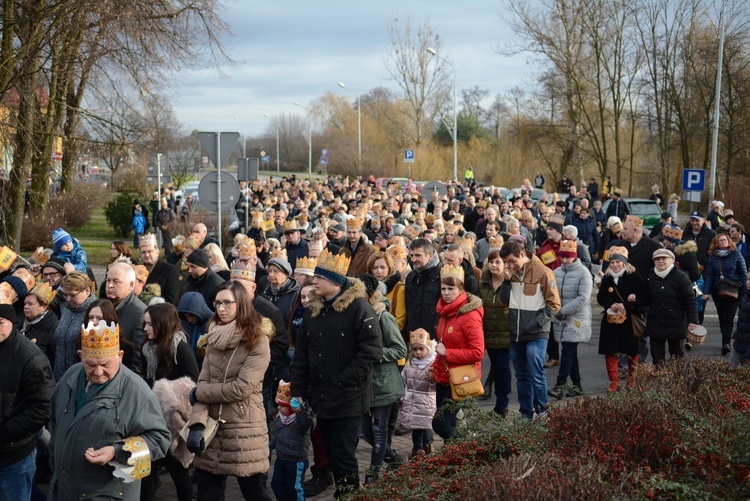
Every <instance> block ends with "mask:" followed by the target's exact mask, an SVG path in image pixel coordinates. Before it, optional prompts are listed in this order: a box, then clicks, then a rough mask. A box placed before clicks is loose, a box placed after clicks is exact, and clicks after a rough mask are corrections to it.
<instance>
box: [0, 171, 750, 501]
mask: <svg viewBox="0 0 750 501" xmlns="http://www.w3.org/2000/svg"><path fill="white" fill-rule="evenodd" d="M469 181H470V182H469ZM467 182H468V187H464V186H462V185H460V184H448V185H447V187H446V193H445V194H441V193H440V192H437V191H435V192H432V193H426V192H422V193H420V192H419V190H418V187H417V186H416V185H415V184H413V183H411V182H409V183H408V184H406V186H404V187H401V186H400V185H398V184H396V183H391V184H387V185H386V186H380V187H379V186H377V184H376V182H375V180H374V179H363V180H352V181H350V180H349V179H342V178H333V177H331V178H329V179H327V180H326V181H324V182H323V181H322V182H310V181H303V180H298V179H295V178H294V177H292V178H288V179H286V178H285V179H283V180H281V181H274V180H272V179H268V180H263V181H256V182H253V183H251V184H250V185H243V186H242V188H243V189H244V190H249V192H248V196H247V199H248V200H249V201H250V203H249V205H248V206H247V207H245V209H246V210H249V211H251V214H252V217H251V218H250V219H251V221H252V224H251V227H250V228H248V229H247V232H246V233H241V234H239V235H237V236H236V237H235V238H234V240H233V242H232V244H233V245H232V246H231V248H230V249H227V251H226V253H225V252H223V251H222V249H221V248H219V246H218V245H217V244H218V242H217V241H216V240H215V239H213V238H211V237H210V236H209V235H208V229H207V228H206V226H205V225H204V224H202V223H197V224H195V225H193V227H192V233H191V234H190V235H187V236H183V235H175V236H173V235H172V234H171V233H170V231H171V230H172V229H173V228H174V225H173V224H172V222H171V221H172V218H174V217H176V216H175V213H174V209H173V208H171V207H170V206H169V201H168V198H166V197H165V198H163V199H161V200H159V193H158V192H157V193H155V197H154V198H155V200H154V202H155V204H154V205H153V206H152V207H151V209H152V212H151V213H152V216H153V219H151V220H150V221H149V216H148V210H147V208H145V207H141V205H140V202H139V201H137V200H136V203H135V204H134V208H133V216H134V229H136V225H135V219H138V221H139V224H138V225H137V230H138V231H136V232H135V240H134V244H135V246H136V248H137V252H136V251H135V249H133V250H131V249H130V248H129V247H128V245H127V243H126V242H124V241H114V242H112V245H111V248H110V251H111V262H110V264H109V266H108V267H107V271H106V277H105V279H104V280H103V282H102V283H101V284H100V285H99V286H98V287H97V284H96V281H95V280H93V274H92V273H91V270H90V267H89V266H88V263H87V256H86V253H85V251H84V250H83V249H82V248H81V246H80V244H79V243H78V242H77V241H76V240H75V239H74V238H73V237H72V236H71V235H70V234H68V233H67V232H66V231H65V230H64V229H62V228H59V229H57V230H55V231H53V232H52V235H51V240H52V243H53V247H54V249H53V250H52V252H44V251H43V250H42V249H40V250H39V251H37V252H36V253H35V254H34V256H33V257H32V259H31V263H32V264H31V265H30V266H26V265H25V264H22V263H21V262H20V261H21V260H20V259H19V260H16V262H15V263H12V261H13V260H12V259H10V260H1V262H2V263H3V269H4V270H6V271H4V272H3V277H2V281H1V282H0V392H2V398H1V399H0V402H1V404H0V451H2V452H4V454H2V456H0V457H1V458H2V459H0V499H6V498H7V499H30V498H31V499H44V493H43V492H42V490H41V489H40V488H39V485H42V484H44V483H46V482H49V488H48V489H47V493H48V495H49V498H50V499H77V498H82V497H87V498H88V497H94V498H96V497H98V496H104V497H106V496H112V497H116V498H122V499H154V498H155V491H156V487H157V484H158V478H157V475H156V472H157V470H158V469H160V468H162V469H166V470H168V471H169V472H170V475H171V478H172V480H173V482H174V484H175V489H176V492H177V496H178V499H180V500H185V501H186V500H189V499H192V497H193V483H194V482H195V483H197V496H198V499H205V500H209V499H210V500H213V499H221V498H222V497H223V493H224V490H225V488H226V477H228V476H233V477H236V478H237V480H238V483H239V486H240V489H241V491H242V494H243V496H244V497H245V499H269V498H270V495H269V493H268V490H267V486H269V485H270V488H271V490H272V491H273V493H274V495H275V496H276V498H277V499H303V498H304V497H305V496H306V495H307V496H315V495H317V494H319V493H321V492H322V491H323V490H325V489H326V488H327V487H328V486H330V485H332V484H335V488H336V493H335V495H336V496H339V495H340V494H342V493H345V492H347V491H349V490H353V489H357V488H359V486H360V483H361V482H364V483H365V484H369V483H372V482H376V481H377V480H378V478H379V477H380V476H382V474H383V471H384V469H385V468H387V467H388V466H390V465H398V464H400V463H401V462H403V461H404V460H405V459H406V458H405V454H403V453H399V452H398V451H397V450H396V449H395V447H394V445H393V436H394V434H396V433H399V434H405V433H410V434H411V437H412V450H411V455H418V454H425V453H426V454H430V453H432V451H433V448H432V444H433V440H434V434H437V435H439V436H440V437H441V438H443V439H449V438H450V437H452V436H453V435H454V434H455V433H456V430H457V427H458V426H459V420H460V419H461V416H460V414H458V413H457V412H456V409H455V407H454V406H451V405H447V404H448V403H449V402H450V401H452V400H454V399H455V398H456V396H455V395H456V388H455V384H456V382H455V381H453V379H452V378H451V375H452V374H454V373H456V372H457V371H459V370H461V371H469V373H474V374H476V375H477V376H478V377H479V378H481V381H482V386H483V387H484V392H483V394H482V392H481V391H480V392H479V394H478V395H476V396H477V397H478V398H483V399H491V398H493V397H494V399H495V402H494V406H493V408H492V411H491V412H492V413H493V415H494V416H495V417H496V419H498V420H500V419H505V418H507V417H508V407H509V394H510V392H511V387H512V383H513V376H512V374H513V373H514V374H515V382H516V390H517V397H518V402H519V404H520V418H523V419H529V420H534V419H538V418H544V416H545V415H546V412H547V409H548V397H552V398H555V399H562V398H564V397H578V396H580V395H583V394H584V393H585V390H584V386H583V382H582V381H581V371H580V367H579V363H578V355H577V353H578V345H579V344H581V343H586V342H588V341H590V339H591V337H592V333H593V332H594V330H595V329H597V328H598V329H599V353H600V354H601V355H604V360H603V363H602V370H603V371H606V373H607V375H608V377H609V381H610V384H609V391H610V392H615V391H618V390H619V389H620V380H621V378H625V379H627V383H626V385H625V387H626V388H631V387H633V385H635V384H636V379H635V376H636V373H637V369H638V366H639V364H642V363H644V362H645V361H646V357H647V356H648V353H649V351H650V354H651V357H652V361H653V363H654V365H655V366H657V367H658V366H661V365H663V364H664V363H665V362H666V350H667V349H669V353H670V355H671V356H672V357H681V356H684V350H685V346H686V336H687V335H688V333H690V332H693V331H696V329H697V326H699V325H700V324H701V323H702V320H703V313H702V312H703V311H705V302H706V301H707V300H709V299H711V300H713V302H714V303H715V305H716V309H717V311H718V314H719V318H720V326H721V336H722V352H723V354H725V355H727V354H729V353H730V351H732V348H731V345H732V344H733V345H734V353H733V354H732V359H733V360H734V361H736V362H737V363H744V362H746V361H747V360H750V304H748V303H750V301H748V299H747V280H748V277H747V267H746V264H745V263H746V259H747V247H746V244H745V236H744V227H743V226H742V225H741V224H740V223H739V222H736V221H734V220H733V218H734V214H733V213H732V211H731V210H728V209H725V208H724V207H723V204H721V202H718V201H717V202H714V205H713V206H712V211H711V213H710V214H709V215H708V216H707V217H706V216H704V215H703V214H702V213H701V212H698V211H696V212H693V213H692V214H691V215H690V223H689V224H688V225H687V226H686V227H685V228H680V227H679V226H677V225H676V224H675V221H674V220H673V214H672V213H670V212H668V211H665V212H664V214H662V220H661V222H660V224H659V225H657V226H656V227H654V228H643V222H642V220H641V219H639V218H637V217H635V216H633V215H631V214H630V213H629V208H628V206H627V203H625V201H624V199H623V198H622V195H623V194H622V191H621V190H619V189H618V188H615V187H612V185H611V181H609V180H608V179H605V181H604V182H603V186H602V190H601V191H602V193H603V194H602V196H603V197H609V196H611V198H612V201H611V202H610V205H609V208H608V210H607V212H606V213H603V212H602V209H601V200H600V199H599V198H597V197H596V196H594V197H593V198H592V196H591V193H592V191H593V192H594V194H595V195H598V192H599V187H598V185H597V183H596V182H595V181H593V180H590V181H589V182H588V183H583V184H582V185H581V187H580V189H577V188H576V186H575V184H574V183H573V182H572V181H570V180H569V179H567V178H564V179H563V180H562V181H561V184H560V186H562V185H563V184H564V185H565V188H567V191H568V192H569V193H570V196H568V197H567V198H566V199H564V200H562V199H560V198H561V197H559V196H554V197H549V196H545V197H543V198H542V199H541V200H533V199H532V198H531V191H532V188H533V187H532V185H531V183H530V182H529V181H525V182H524V185H523V187H522V188H521V189H520V190H517V191H513V192H511V193H509V194H507V195H506V196H503V194H502V193H501V192H500V190H499V189H498V188H493V187H482V186H478V185H477V183H476V182H475V180H474V179H473V173H472V175H471V176H469V175H467ZM592 183H593V186H592ZM535 185H536V187H541V186H543V185H544V178H543V176H541V174H540V175H538V176H537V177H536V178H535ZM652 191H653V190H652ZM656 193H658V189H657V190H656ZM243 199H244V196H243ZM659 203H666V201H665V200H664V199H663V197H661V199H660V201H659ZM154 209H155V211H156V214H154ZM160 214H161V215H160ZM141 219H145V220H146V221H147V222H149V223H150V224H148V225H147V224H145V223H144V222H143V221H142V220H141ZM147 226H151V227H152V228H153V229H155V230H156V229H158V230H160V231H161V244H160V243H159V239H157V237H156V235H155V234H154V233H150V232H148V231H147V229H146V227H147ZM649 231H650V234H649ZM649 235H651V236H649ZM8 252H10V251H8ZM8 261H10V262H8ZM594 264H600V265H601V266H600V270H599V271H598V272H595V268H594V267H593V265H594ZM6 265H7V266H6ZM14 265H15V266H14ZM594 297H595V299H596V302H597V303H598V304H599V305H600V306H601V307H602V309H603V311H604V314H603V315H602V320H601V323H600V324H599V325H598V326H597V325H595V324H597V323H598V321H594V320H593V319H592V317H593V313H592V298H594ZM738 309H740V315H739V319H740V320H739V322H738V325H737V330H736V331H735V329H734V317H735V316H736V315H737V311H738ZM597 313H598V312H597ZM644 323H645V327H644V326H643V324H644ZM733 336H734V341H733V340H732V337H733ZM687 346H688V348H689V347H690V345H689V344H687ZM485 350H486V353H487V355H488V356H489V360H490V366H489V367H485V368H484V369H485V370H484V371H483V367H482V360H483V358H484V356H485ZM511 365H512V368H513V373H512V372H511ZM620 365H622V368H621V367H620ZM552 367H559V368H558V374H557V379H556V383H555V385H554V386H553V387H551V388H548V386H547V376H546V374H545V369H549V368H552ZM360 439H361V440H360ZM362 442H365V443H367V444H369V446H370V447H371V457H370V465H369V467H368V468H367V470H366V474H365V476H364V478H360V473H359V472H360V468H359V465H358V461H357V456H356V451H357V448H358V447H359V446H360V444H361V443H362ZM310 450H312V457H313V465H312V466H310V465H309V464H308V457H309V454H310ZM269 451H271V454H269ZM402 452H403V451H402ZM274 457H275V460H274V463H273V464H274V467H273V475H272V478H270V479H268V478H267V476H268V471H269V469H270V464H271V463H270V461H271V459H273V458H274ZM191 465H192V467H193V468H194V474H193V475H192V476H191V474H190V466H191ZM128 466H130V467H132V471H131V470H129V469H128ZM308 467H309V469H310V470H311V472H312V477H311V478H309V479H307V480H306V479H305V475H306V471H307V469H308ZM113 470H114V474H113ZM32 479H33V481H32ZM269 480H270V482H269ZM9 493H10V494H9ZM8 496H10V497H8Z"/></svg>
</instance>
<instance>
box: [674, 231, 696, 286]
mask: <svg viewBox="0 0 750 501" xmlns="http://www.w3.org/2000/svg"><path fill="white" fill-rule="evenodd" d="M672 252H673V253H674V257H675V261H674V264H675V266H677V267H678V268H679V269H681V270H682V271H684V272H685V273H687V274H688V278H689V279H690V281H691V282H695V281H696V280H698V278H700V276H701V272H700V269H699V268H698V255H697V252H698V244H696V243H695V241H694V240H688V241H687V242H685V241H682V242H679V243H678V244H677V245H675V246H674V248H673V249H672Z"/></svg>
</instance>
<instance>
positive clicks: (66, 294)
mask: <svg viewBox="0 0 750 501" xmlns="http://www.w3.org/2000/svg"><path fill="white" fill-rule="evenodd" d="M81 292H83V291H78V292H63V293H62V295H63V297H64V298H65V299H70V298H73V297H76V296H77V295H78V294H80V293H81Z"/></svg>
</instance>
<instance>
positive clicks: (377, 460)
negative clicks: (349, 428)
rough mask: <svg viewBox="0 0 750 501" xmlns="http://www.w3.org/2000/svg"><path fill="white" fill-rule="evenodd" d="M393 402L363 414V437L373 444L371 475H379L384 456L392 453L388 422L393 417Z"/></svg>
mask: <svg viewBox="0 0 750 501" xmlns="http://www.w3.org/2000/svg"><path fill="white" fill-rule="evenodd" d="M392 407H393V404H389V405H384V406H382V407H373V408H372V409H370V414H365V415H364V416H362V430H361V433H362V437H363V438H364V439H365V442H367V443H368V444H370V445H371V446H372V455H371V456H370V467H371V469H372V472H371V475H373V476H375V475H377V472H378V469H379V468H380V466H381V465H382V464H383V458H384V457H385V456H386V455H388V456H389V457H390V456H391V455H392V454H391V449H390V447H388V423H389V422H390V418H391V409H392Z"/></svg>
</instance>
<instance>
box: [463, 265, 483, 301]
mask: <svg viewBox="0 0 750 501" xmlns="http://www.w3.org/2000/svg"><path fill="white" fill-rule="evenodd" d="M461 268H463V269H464V290H465V291H466V292H468V293H469V294H474V295H475V296H476V295H478V294H479V280H477V277H476V275H474V267H473V266H472V265H471V263H470V262H469V260H468V259H464V260H462V261H461Z"/></svg>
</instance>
